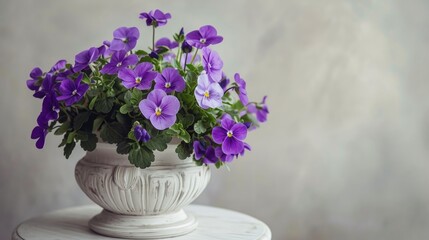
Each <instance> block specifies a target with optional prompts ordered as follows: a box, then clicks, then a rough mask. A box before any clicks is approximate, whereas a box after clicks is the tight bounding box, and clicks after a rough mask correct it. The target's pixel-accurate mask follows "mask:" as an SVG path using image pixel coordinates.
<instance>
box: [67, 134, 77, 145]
mask: <svg viewBox="0 0 429 240" xmlns="http://www.w3.org/2000/svg"><path fill="white" fill-rule="evenodd" d="M75 135H76V133H75V132H71V133H69V135H68V136H67V144H69V143H72V142H73V141H74V137H75Z"/></svg>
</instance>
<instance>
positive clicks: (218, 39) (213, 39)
mask: <svg viewBox="0 0 429 240" xmlns="http://www.w3.org/2000/svg"><path fill="white" fill-rule="evenodd" d="M222 41H223V37H221V36H216V37H210V38H208V39H207V42H206V43H208V44H212V45H215V44H218V43H221V42H222Z"/></svg>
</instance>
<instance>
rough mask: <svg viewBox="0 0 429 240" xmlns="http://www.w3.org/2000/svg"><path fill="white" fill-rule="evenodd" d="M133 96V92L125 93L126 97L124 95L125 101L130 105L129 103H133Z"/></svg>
mask: <svg viewBox="0 0 429 240" xmlns="http://www.w3.org/2000/svg"><path fill="white" fill-rule="evenodd" d="M132 96H133V94H132V92H131V91H127V92H125V95H124V101H125V102H126V103H129V102H130V101H131V98H132Z"/></svg>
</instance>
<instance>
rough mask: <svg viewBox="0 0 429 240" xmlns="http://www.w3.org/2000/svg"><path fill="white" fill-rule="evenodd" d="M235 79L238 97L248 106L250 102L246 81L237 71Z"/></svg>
mask: <svg viewBox="0 0 429 240" xmlns="http://www.w3.org/2000/svg"><path fill="white" fill-rule="evenodd" d="M234 80H235V82H236V83H237V88H236V92H237V94H238V97H239V98H240V101H241V103H243V105H244V106H246V105H247V104H248V103H249V98H248V97H247V90H246V81H244V79H242V78H241V77H240V74H238V73H236V74H235V75H234Z"/></svg>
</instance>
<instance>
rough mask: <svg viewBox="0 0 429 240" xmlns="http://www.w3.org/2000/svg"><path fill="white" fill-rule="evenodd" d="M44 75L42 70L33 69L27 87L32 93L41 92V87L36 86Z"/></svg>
mask: <svg viewBox="0 0 429 240" xmlns="http://www.w3.org/2000/svg"><path fill="white" fill-rule="evenodd" d="M42 75H43V72H42V69H40V68H38V67H36V68H33V70H31V72H30V78H31V79H29V80H27V87H28V89H30V90H32V91H37V90H39V88H40V86H38V85H36V83H37V82H38V81H39V78H41V77H42Z"/></svg>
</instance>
